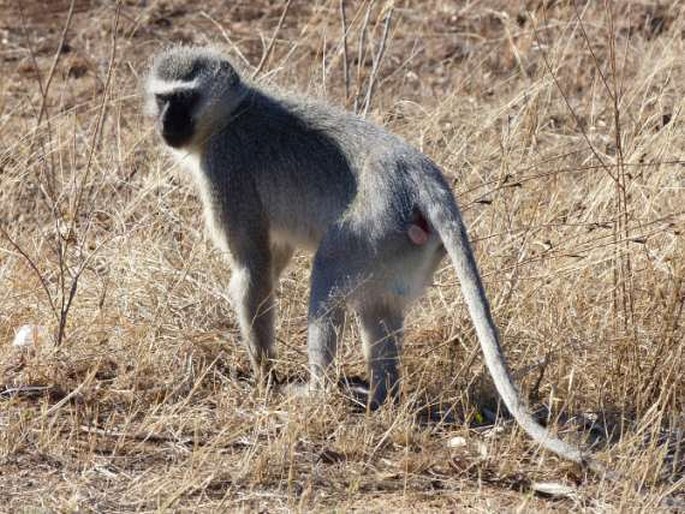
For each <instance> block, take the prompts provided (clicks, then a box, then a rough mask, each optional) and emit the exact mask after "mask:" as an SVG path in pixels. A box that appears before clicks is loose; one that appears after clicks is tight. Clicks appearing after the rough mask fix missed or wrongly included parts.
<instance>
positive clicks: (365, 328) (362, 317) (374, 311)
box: [357, 303, 403, 409]
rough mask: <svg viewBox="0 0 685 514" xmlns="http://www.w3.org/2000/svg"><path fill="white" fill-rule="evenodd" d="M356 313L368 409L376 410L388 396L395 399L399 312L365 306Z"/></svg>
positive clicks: (375, 305)
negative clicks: (367, 376) (365, 367)
mask: <svg viewBox="0 0 685 514" xmlns="http://www.w3.org/2000/svg"><path fill="white" fill-rule="evenodd" d="M357 312H358V315H359V321H360V325H361V330H362V344H363V348H364V355H365V357H366V361H367V366H368V369H369V384H370V391H369V406H370V407H371V408H372V409H376V408H378V407H380V405H381V404H382V403H383V402H384V401H385V399H386V398H387V397H388V396H390V397H391V398H392V399H393V400H395V401H397V400H399V381H400V375H399V370H398V366H399V358H400V350H401V338H402V322H403V315H402V309H401V308H400V307H399V306H394V305H388V304H386V303H369V304H367V305H362V306H359V307H358V308H357Z"/></svg>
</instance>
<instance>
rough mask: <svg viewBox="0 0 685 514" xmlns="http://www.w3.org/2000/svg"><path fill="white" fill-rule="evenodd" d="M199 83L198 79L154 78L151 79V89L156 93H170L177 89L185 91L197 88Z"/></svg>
mask: <svg viewBox="0 0 685 514" xmlns="http://www.w3.org/2000/svg"><path fill="white" fill-rule="evenodd" d="M198 84H199V81H198V80H197V79H193V80H171V81H169V80H159V79H157V78H153V79H151V80H150V90H151V91H152V92H153V93H154V94H161V95H164V94H168V93H173V92H175V91H184V90H189V89H195V88H196V87H197V86H198Z"/></svg>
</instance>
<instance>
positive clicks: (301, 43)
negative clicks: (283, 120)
mask: <svg viewBox="0 0 685 514" xmlns="http://www.w3.org/2000/svg"><path fill="white" fill-rule="evenodd" d="M225 4H230V7H226V6H225ZM526 5H527V9H528V11H526V10H525V6H524V5H523V4H521V5H514V3H510V2H506V1H505V0H489V1H483V2H447V1H440V0H431V1H429V2H420V1H418V0H417V1H410V0H407V1H404V2H399V1H398V2H396V3H395V8H394V11H393V13H392V19H391V22H390V24H389V25H387V26H388V29H389V30H388V31H387V38H386V39H384V38H383V32H384V27H385V26H386V24H385V20H386V16H387V14H388V10H387V5H385V4H383V3H382V2H376V3H375V4H373V5H372V6H371V7H370V8H369V9H367V4H364V3H360V2H345V26H346V28H347V45H346V48H347V49H346V51H345V45H344V44H343V38H342V36H341V26H342V25H343V24H342V20H341V11H340V3H339V1H338V0H322V1H319V2H316V3H314V2H312V3H310V2H300V1H297V0H295V1H293V2H292V3H291V5H290V7H289V9H288V12H287V15H286V16H285V18H284V19H283V21H282V23H281V24H280V25H279V20H280V19H281V17H282V12H283V6H284V4H283V3H280V2H271V1H267V0H262V1H257V2H242V3H241V2H230V3H229V2H220V1H218V0H210V1H207V2H205V3H204V7H203V8H204V10H203V11H199V10H198V9H197V8H196V7H194V4H193V3H191V2H188V1H173V2H172V1H151V2H136V1H129V0H127V1H124V2H122V5H121V8H120V11H119V13H118V14H117V9H116V8H115V6H114V5H113V4H112V5H109V4H108V3H107V2H90V1H88V0H79V1H78V2H76V3H75V9H74V12H73V16H72V18H71V19H70V20H69V26H68V28H67V30H66V31H65V30H64V29H65V26H66V23H67V18H68V14H67V13H68V10H69V9H68V7H69V5H68V2H66V1H65V0H62V1H61V2H50V3H46V4H45V5H43V3H42V2H41V3H39V2H35V3H31V2H21V1H19V0H16V1H11V0H10V1H8V0H2V1H0V13H2V14H1V15H0V16H1V17H0V36H1V37H2V47H1V49H0V73H2V80H1V81H0V127H2V138H1V141H2V146H1V147H0V280H1V282H0V283H1V284H2V292H3V294H2V296H1V297H0V344H1V346H0V364H1V365H2V368H1V370H0V372H1V373H2V376H1V378H0V385H1V389H0V427H1V431H0V476H2V487H1V488H0V505H2V507H0V510H7V511H17V510H25V511H27V512H28V511H31V512H33V511H41V512H42V511H60V512H61V511H69V512H71V511H79V512H80V511H97V512H119V511H156V510H161V511H164V510H173V511H176V510H180V511H190V510H201V511H226V510H238V509H244V510H262V511H269V512H272V511H282V510H339V511H348V510H359V511H387V510H388V509H390V510H393V511H394V510H407V511H408V510H413V511H416V510H420V511H429V510H430V511H438V510H452V511H464V510H473V511H487V512H492V511H499V510H502V509H506V510H518V511H532V510H536V511H543V512H544V511H557V510H576V509H577V510H587V511H599V512H603V511H616V512H622V511H633V510H634V511H638V510H646V511H653V510H655V509H664V510H667V509H673V510H677V509H678V508H680V509H683V508H685V494H684V492H683V489H685V486H684V478H683V470H684V469H685V460H684V457H683V451H684V450H685V444H684V443H683V436H684V432H683V427H684V425H685V378H684V377H685V374H683V369H684V368H685V356H684V355H683V352H684V348H685V343H684V341H685V324H684V322H683V303H684V301H685V259H684V253H685V241H684V240H683V235H682V234H683V230H684V229H685V211H684V209H685V167H684V166H683V165H684V164H685V161H684V159H685V143H684V141H685V134H684V133H683V132H684V130H683V127H684V124H683V119H682V107H683V103H682V91H683V84H685V69H684V68H683V65H682V56H683V54H685V13H684V12H683V7H682V6H679V5H678V4H677V3H672V5H671V4H665V3H660V2H657V1H656V0H635V1H631V2H616V3H613V5H610V6H609V7H606V6H605V5H604V4H603V3H602V2H591V3H589V4H588V5H583V4H582V2H578V5H577V7H576V8H574V6H573V4H572V3H571V2H526ZM545 6H546V7H545ZM367 13H368V14H367ZM277 28H278V30H276V29H277ZM362 34H364V37H363V38H362V37H361V35H362ZM62 40H63V44H61V45H60V41H62ZM170 41H192V42H195V43H207V42H212V43H216V44H218V45H220V46H222V47H224V48H225V49H226V50H227V51H229V52H232V53H233V55H234V56H236V61H237V62H243V59H244V61H245V62H243V64H244V66H245V68H246V69H250V68H251V67H256V66H258V65H259V63H260V62H261V63H262V64H261V69H262V80H263V81H265V82H273V83H276V84H278V85H280V86H282V87H287V88H289V89H294V90H298V91H306V92H308V93H310V94H316V95H319V96H324V97H327V98H328V99H330V101H332V102H334V103H337V104H344V105H345V106H347V107H349V108H355V106H356V107H357V109H358V110H360V111H364V110H368V116H369V117H370V118H372V119H375V120H377V121H378V122H380V123H382V124H384V125H386V126H388V127H390V128H391V129H392V130H393V131H395V132H397V133H399V134H401V135H402V136H404V137H405V138H406V139H408V140H409V141H411V142H412V143H413V144H415V145H416V146H418V147H419V148H421V149H422V150H423V151H425V152H426V153H427V154H428V155H430V156H431V157H433V158H434V159H435V160H436V161H437V162H438V163H440V164H441V165H442V166H444V168H445V170H446V172H447V173H448V175H449V176H450V177H452V178H453V180H454V189H455V192H456V193H457V195H458V197H459V198H460V202H461V205H462V206H463V208H464V212H465V215H466V217H467V219H468V223H469V227H470V231H471V234H472V237H473V239H474V241H475V246H476V250H477V253H478V258H479V262H480V265H481V269H482V271H483V274H484V277H485V281H486V283H487V287H488V291H489V294H490V297H491V299H492V304H493V307H494V310H495V315H496V318H497V321H498V323H499V325H500V328H501V332H502V334H503V338H504V341H505V345H506V351H507V354H508V356H509V357H510V360H511V363H512V366H513V368H514V369H515V370H518V371H517V377H518V380H519V381H520V382H522V384H523V390H524V391H525V392H526V394H527V395H528V397H529V400H530V402H531V405H532V406H533V407H534V408H535V409H537V411H538V412H539V413H540V414H541V415H542V416H547V417H548V418H549V421H550V422H551V423H554V424H555V426H556V428H557V430H558V431H559V432H560V433H562V434H563V436H564V437H565V438H566V439H569V440H574V441H577V442H579V443H582V444H585V445H594V451H595V452H596V453H597V455H598V457H599V458H600V459H602V460H603V461H604V462H606V463H609V464H610V465H611V466H612V467H614V468H616V469H618V470H619V471H621V472H622V473H624V475H625V476H626V477H630V480H625V481H621V482H619V483H607V482H603V481H601V480H599V479H597V478H596V477H584V476H583V475H582V473H581V472H580V470H578V469H576V468H575V467H574V466H572V465H570V464H568V463H565V462H561V461H559V460H558V459H557V458H555V457H553V456H551V455H550V454H548V453H545V452H541V451H540V450H539V449H538V448H536V447H535V445H533V444H531V442H530V440H529V439H528V438H527V437H526V436H525V435H524V434H522V433H521V431H520V430H518V429H517V428H516V427H515V426H514V425H513V423H511V422H510V421H507V420H506V419H503V418H499V419H498V421H497V424H496V426H492V424H489V422H488V418H489V413H491V412H494V411H496V410H497V404H496V395H494V394H493V390H492V387H491V385H490V383H489V381H488V379H487V374H486V373H485V372H484V370H483V366H482V364H481V361H480V356H479V353H478V349H477V342H476V340H475V337H474V333H473V330H472V327H471V324H470V322H469V320H468V317H467V315H466V312H465V309H464V306H463V304H462V301H461V298H460V294H459V291H458V286H457V284H456V283H455V279H454V275H453V273H452V271H451V270H450V269H449V267H448V266H446V267H445V269H444V270H441V272H440V273H439V274H438V275H437V276H436V280H435V286H434V287H432V288H431V289H430V291H429V293H428V294H427V296H426V297H425V298H424V299H423V300H422V301H421V302H420V303H419V304H418V305H417V306H416V307H415V309H414V310H413V312H412V313H411V316H410V318H409V320H408V326H407V341H406V348H405V354H404V355H405V358H404V360H403V372H404V375H405V377H406V379H407V380H405V382H404V391H403V397H404V400H403V402H402V404H401V405H400V406H399V407H397V408H395V409H392V408H384V409H383V410H382V411H381V412H377V413H373V414H365V413H359V412H356V411H355V410H354V409H353V408H352V406H351V405H350V403H349V402H348V401H346V400H345V399H344V398H343V397H342V395H337V394H336V395H332V397H331V398H329V399H328V400H327V401H326V402H324V403H323V404H322V405H313V404H308V403H304V402H299V403H298V402H294V401H292V400H287V399H284V398H283V397H281V396H279V395H278V394H275V393H265V392H263V391H259V390H257V389H255V387H254V386H253V384H252V383H251V381H250V374H249V370H248V366H247V362H246V358H245V354H244V351H243V349H242V348H241V346H240V345H239V344H238V341H237V329H236V323H235V317H234V315H233V313H232V311H231V310H230V308H229V304H228V301H227V299H226V286H227V283H228V277H229V270H228V269H226V265H225V263H224V261H223V259H222V257H221V256H220V255H219V254H218V253H217V252H216V251H215V250H214V249H213V248H212V245H211V244H210V243H209V242H208V241H207V240H206V237H205V235H204V232H203V227H202V225H201V222H200V221H199V220H200V217H199V204H198V201H197V198H196V197H195V195H194V192H193V189H192V187H191V184H190V183H189V181H188V180H186V178H185V177H183V176H182V174H181V173H178V172H177V170H174V169H173V165H172V163H171V161H170V160H169V159H168V158H167V157H166V156H165V155H163V153H161V152H160V145H159V143H158V142H157V140H156V139H155V138H154V137H153V135H152V133H151V127H150V126H149V123H148V122H147V121H146V120H144V119H143V118H142V116H141V109H140V98H139V91H138V85H137V84H138V81H139V78H140V76H141V74H142V73H143V70H144V69H145V63H146V61H147V59H148V56H149V55H150V54H151V53H153V52H154V51H156V50H157V49H159V48H161V47H163V46H164V45H166V44H168V43H169V42H170ZM272 41H273V42H272ZM383 41H384V42H385V43H384V44H383ZM382 46H383V47H384V48H383V52H380V49H381V47H382ZM60 47H61V48H62V51H61V52H58V49H59V48H60ZM267 49H270V51H269V52H268V55H266V56H265V51H266V50H267ZM237 51H239V52H241V53H242V56H243V57H238V56H237V54H236V52H237ZM381 54H382V55H381ZM376 57H378V58H376ZM346 75H347V77H348V79H347V80H345V76H346ZM371 84H372V89H371V94H368V92H369V87H370V85H371ZM367 98H368V101H367ZM308 266H309V264H308V257H307V256H299V257H298V258H297V259H296V262H295V263H294V265H293V266H292V267H291V268H290V270H289V272H288V273H287V274H286V276H285V278H284V279H283V281H282V284H281V287H280V292H279V298H280V300H279V302H280V305H279V313H280V321H279V326H278V338H279V343H280V344H279V348H280V358H281V361H280V362H279V363H278V365H277V369H278V371H279V373H280V374H281V375H282V376H287V377H300V378H302V377H304V376H305V373H304V369H305V362H306V361H305V355H304V348H305V334H304V331H305V324H306V323H305V317H304V316H305V312H306V305H305V304H306V298H307V271H308ZM24 324H38V325H45V326H46V327H47V328H48V331H49V333H50V337H49V338H48V340H43V341H42V342H40V343H39V344H35V345H33V346H32V347H30V348H25V349H19V348H15V347H13V346H12V345H11V341H12V339H13V338H14V335H15V331H16V330H18V329H19V327H21V326H22V325H24ZM356 341H357V334H356V330H355V328H354V326H352V327H350V330H349V334H348V335H347V336H346V339H345V344H344V346H343V349H342V352H341V360H340V362H341V373H342V372H343V371H344V372H345V373H347V374H350V375H355V374H362V373H363V362H362V361H361V357H360V351H359V348H358V344H357V342H356ZM427 405H431V406H432V407H431V408H430V409H427V408H426V406H427ZM448 409H452V410H451V411H450V412H453V413H454V414H452V415H451V416H450V417H449V418H450V419H448V421H449V423H448V422H440V421H439V419H438V418H439V417H440V416H439V415H440V414H441V413H445V412H447V410H448ZM428 410H430V411H431V412H432V414H430V415H426V412H427V411H428ZM593 420H594V425H593V423H592V421H593ZM592 426H593V427H594V428H592V430H591V429H590V428H591V427H592ZM454 436H462V437H463V438H464V442H465V444H464V445H463V446H461V447H458V448H450V447H448V444H447V442H448V440H450V438H452V437H454ZM540 481H556V482H562V483H565V484H568V485H573V486H577V489H576V491H575V493H574V494H573V495H571V496H569V497H564V498H557V499H549V498H544V497H541V496H537V495H535V494H534V493H533V492H531V487H530V486H531V484H532V483H533V482H540Z"/></svg>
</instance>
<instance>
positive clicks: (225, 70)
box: [219, 61, 240, 85]
mask: <svg viewBox="0 0 685 514" xmlns="http://www.w3.org/2000/svg"><path fill="white" fill-rule="evenodd" d="M219 70H220V71H221V73H222V74H224V75H226V76H227V77H228V78H229V80H230V82H231V84H232V85H233V84H237V83H238V82H240V74H239V73H238V71H237V70H236V69H235V68H234V67H233V65H232V64H231V63H230V62H228V61H220V62H219Z"/></svg>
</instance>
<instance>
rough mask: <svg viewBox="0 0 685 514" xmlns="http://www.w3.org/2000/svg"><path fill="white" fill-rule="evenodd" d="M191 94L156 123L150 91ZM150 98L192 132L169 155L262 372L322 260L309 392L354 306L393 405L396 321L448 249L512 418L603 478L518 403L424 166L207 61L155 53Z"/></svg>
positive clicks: (314, 287) (379, 139)
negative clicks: (281, 279)
mask: <svg viewBox="0 0 685 514" xmlns="http://www.w3.org/2000/svg"><path fill="white" fill-rule="evenodd" d="M186 89H191V90H193V91H196V92H199V93H200V95H201V100H200V101H199V103H197V104H195V105H194V106H193V107H192V109H191V110H190V111H189V112H188V113H184V112H183V109H182V106H181V107H179V108H178V109H180V111H178V110H177V113H176V114H174V115H173V116H172V115H169V116H167V115H165V114H164V112H162V113H161V114H160V111H159V109H158V108H157V107H158V106H156V105H155V104H156V102H155V95H156V93H158V92H159V91H163V92H166V93H169V92H172V93H173V92H176V91H179V92H182V91H185V90H186ZM146 91H147V104H148V106H151V107H150V108H149V109H148V111H149V112H150V114H152V115H155V116H157V118H158V123H161V125H164V123H167V122H166V121H165V120H166V119H167V118H168V119H170V120H172V121H169V122H168V123H169V124H171V125H173V124H174V123H180V124H181V125H183V123H182V122H178V121H173V120H174V119H175V120H183V119H185V118H184V116H185V115H186V114H187V115H188V117H189V121H188V123H187V124H186V125H184V126H193V127H198V128H197V130H193V131H192V134H191V135H190V136H188V138H187V140H185V141H183V143H182V144H180V145H179V144H178V142H177V141H176V147H177V148H178V149H177V150H176V151H175V153H176V154H177V156H179V158H180V159H181V161H182V162H184V163H185V164H186V165H187V167H188V168H189V169H190V170H191V171H192V172H193V173H194V175H195V179H196V181H197V183H198V185H199V188H200V192H201V195H202V199H203V204H204V207H205V214H206V218H207V222H208V225H209V227H210V229H211V232H212V233H213V234H214V238H215V240H216V241H217V243H218V244H219V245H220V246H221V247H223V248H224V249H225V250H227V251H228V253H229V254H230V255H231V259H232V263H233V270H234V271H233V276H232V279H231V297H232V299H233V302H234V304H235V308H236V309H237V311H238V316H239V320H240V325H241V330H242V335H243V339H244V341H245V343H246V345H247V349H248V353H249V355H250V358H251V361H252V365H253V367H254V369H255V371H256V372H257V373H258V374H263V373H265V372H266V371H267V370H268V368H269V363H270V361H271V359H272V358H273V357H274V333H273V331H274V311H273V307H274V305H273V289H274V283H275V281H277V279H278V275H279V273H280V271H281V270H282V269H283V267H284V266H285V265H286V263H287V261H288V259H289V258H290V255H291V253H292V248H293V247H295V246H299V247H305V248H309V249H312V250H315V252H316V253H315V257H314V266H313V272H312V278H311V298H310V310H309V333H308V350H309V361H310V370H311V375H312V384H313V385H315V386H316V385H318V384H320V383H321V382H323V381H324V380H325V378H326V372H327V370H328V369H329V365H330V363H331V361H332V360H333V358H334V356H335V353H336V345H337V340H338V335H339V332H340V329H341V325H342V318H343V312H344V308H345V307H346V306H349V307H351V308H352V309H354V310H355V311H356V312H357V313H358V315H359V319H360V322H361V328H362V334H363V342H364V349H365V353H366V356H367V359H368V364H369V371H370V381H371V394H372V397H371V403H372V404H373V405H378V404H380V403H382V402H383V401H384V400H385V398H386V396H388V395H391V396H395V397H396V396H397V394H398V387H397V384H398V380H399V374H398V368H397V364H398V358H399V351H400V338H401V333H402V321H403V314H404V311H405V309H406V307H407V306H408V305H409V304H410V303H411V302H412V301H413V300H414V299H415V298H416V297H418V296H419V295H420V294H421V292H422V290H423V289H424V287H425V286H426V285H427V284H428V282H429V281H430V279H431V276H432V274H433V272H434V271H435V269H436V267H437V265H438V263H439V261H440V259H441V258H442V257H443V256H444V253H445V249H446V250H447V254H448V255H449V257H450V259H451V260H452V262H453V264H454V266H455V268H456V272H457V276H458V278H459V281H460V283H461V287H462V291H463V294H464V297H465V299H466V303H467V305H468V309H469V312H470V314H471V317H472V319H473V323H474V325H475V327H476V332H477V335H478V339H479V341H480V343H481V346H482V348H483V353H484V356H485V362H486V364H487V367H488V369H489V370H490V373H491V375H492V377H493V380H494V382H495V385H496V387H497V390H498V392H499V393H500V395H501V396H502V398H503V400H504V403H505V404H506V406H507V408H508V409H509V411H510V412H511V413H512V415H513V416H514V417H515V418H516V420H517V421H518V422H519V423H520V424H521V426H522V427H523V428H524V429H525V431H526V432H528V434H530V435H531V436H532V437H533V438H534V439H535V440H536V441H537V442H538V443H540V444H541V445H542V446H544V447H545V448H547V449H548V450H551V451H552V452H554V453H556V454H558V455H560V456H562V457H564V458H567V459H570V460H572V461H575V462H578V463H582V464H586V465H589V466H590V467H591V468H593V469H598V470H599V469H601V467H600V466H599V465H598V464H596V463H595V462H594V461H592V460H590V459H588V458H587V457H586V456H585V455H584V454H583V453H581V451H580V450H579V449H578V448H575V447H573V446H571V445H569V444H567V443H565V442H563V441H561V440H560V439H558V438H556V437H554V436H552V435H551V434H550V433H549V432H548V431H547V430H545V429H544V428H543V427H542V426H540V425H539V424H538V423H537V422H536V421H535V420H534V419H533V418H532V416H531V415H530V414H529V412H528V409H527V407H526V405H525V404H524V402H523V401H522V400H521V396H520V394H519V392H518V390H517V388H516V386H515V385H514V383H513V381H512V379H511V374H510V372H509V370H508V368H507V365H506V362H505V359H504V355H503V353H502V349H501V346H500V343H499V338H498V334H497V329H496V327H495V324H494V322H493V320H492V316H491V314H490V308H489V305H488V300H487V298H486V295H485V291H484V288H483V285H482V283H481V279H480V276H479V274H478V269H477V266H476V263H475V260H474V257H473V253H472V251H471V247H470V244H469V241H468V236H467V233H466V228H465V226H464V224H463V222H462V218H461V215H460V212H459V209H458V207H457V204H456V202H455V200H454V196H453V194H452V192H451V190H450V188H449V186H448V184H447V183H446V181H445V179H444V177H443V175H442V172H441V171H440V169H439V168H438V166H437V165H436V164H434V163H433V162H432V161H431V160H430V159H429V158H428V157H426V156H425V155H423V154H421V153H420V152H418V151H417V150H415V149H414V148H412V147H411V146H409V145H408V144H407V143H405V142H404V141H403V140H401V139H399V138H398V137H396V136H394V135H392V134H390V133H388V132H387V131H385V130H384V129H382V128H380V127H378V126H376V125H374V124H372V123H369V122H368V121H365V120H363V119H360V118H358V117H356V116H353V115H351V114H349V113H346V112H342V111H340V110H337V109H335V108H332V107H329V106H325V105H322V104H320V103H316V102H311V101H308V100H304V99H301V98H291V97H287V96H282V95H275V94H273V93H267V92H265V91H263V90H261V89H260V88H258V87H256V86H254V85H251V84H248V83H246V82H244V81H242V80H241V79H239V77H238V74H237V73H236V72H235V70H234V68H233V67H232V66H231V65H230V63H229V61H228V60H226V59H225V58H224V57H222V56H221V55H220V54H218V53H216V52H214V51H212V50H207V49H202V48H184V47H181V48H175V49H171V50H169V51H166V52H164V53H162V54H160V55H159V56H158V57H157V59H156V60H155V62H154V64H153V66H152V70H151V72H150V75H149V77H148V82H147V88H146ZM173 101H174V99H173V98H171V99H169V102H173ZM162 103H163V102H162ZM179 105H181V104H179ZM161 108H162V109H164V108H166V105H162V106H161ZM172 108H173V106H171V107H169V109H172ZM179 112H180V113H179ZM165 116H166V117H165ZM174 116H176V118H174ZM171 128H172V129H173V128H174V127H171ZM176 128H177V129H178V130H180V131H181V132H183V126H181V127H176ZM179 149H180V150H179ZM417 213H418V214H419V215H420V216H424V217H425V219H426V220H427V222H428V227H429V238H428V241H427V242H426V244H420V245H419V244H412V242H411V241H410V240H409V238H408V237H407V230H408V227H409V226H411V224H412V223H414V220H415V219H416V216H417Z"/></svg>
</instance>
